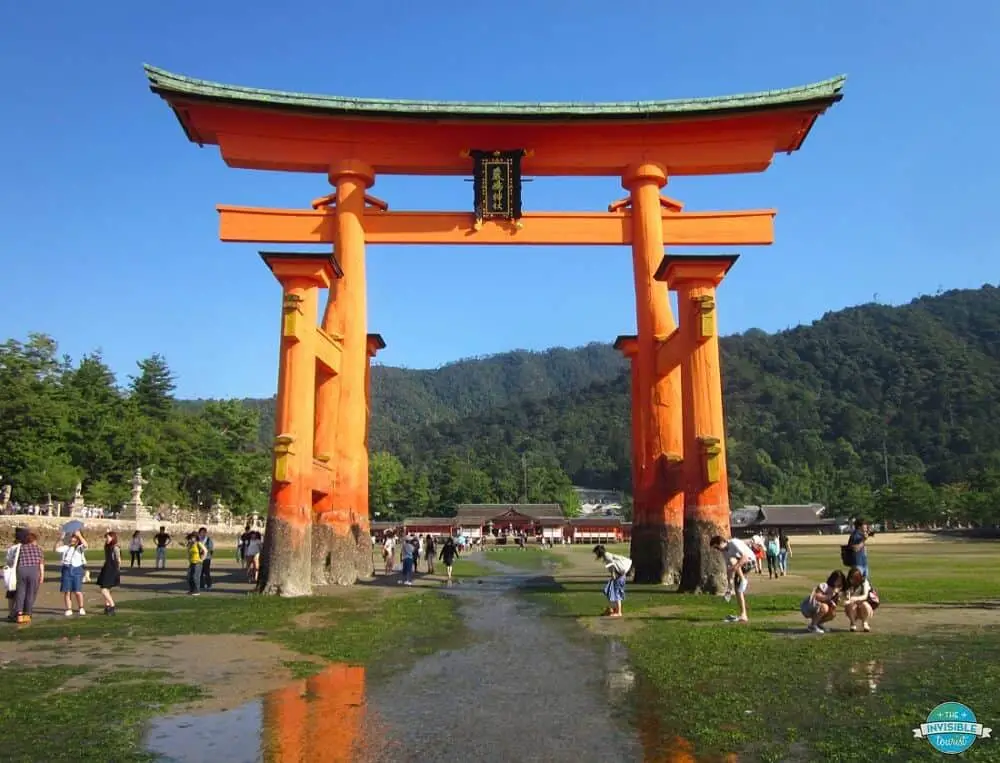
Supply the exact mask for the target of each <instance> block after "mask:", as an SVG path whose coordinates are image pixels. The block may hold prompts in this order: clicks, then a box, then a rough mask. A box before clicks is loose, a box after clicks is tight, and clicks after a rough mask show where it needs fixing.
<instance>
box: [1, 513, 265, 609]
mask: <svg viewBox="0 0 1000 763" xmlns="http://www.w3.org/2000/svg"><path fill="white" fill-rule="evenodd" d="M257 535H259V533H257ZM103 540H104V543H103V549H102V550H103V553H104V559H103V563H102V565H101V569H100V572H98V574H97V579H96V581H95V582H96V584H97V587H98V589H99V590H100V592H101V598H102V599H103V600H104V614H106V615H114V614H116V612H117V606H116V604H115V599H114V596H113V594H112V590H113V589H115V588H117V587H119V586H120V585H121V568H122V550H121V547H120V545H119V542H118V533H116V532H115V531H113V530H109V531H108V532H106V533H105V534H104V538H103ZM153 542H154V543H155V545H156V569H158V570H160V569H166V566H167V548H168V547H169V546H170V545H171V544H172V543H173V539H172V538H171V536H170V534H169V533H168V532H167V531H166V528H165V527H160V530H159V532H158V533H156V535H154V536H153ZM184 547H185V550H186V553H187V561H188V570H187V584H188V593H189V594H191V595H192V596H197V595H199V593H200V592H201V591H202V590H211V588H212V557H213V554H214V550H215V543H214V542H213V540H212V538H211V537H209V535H208V528H206V527H201V528H199V529H198V531H197V532H192V533H188V534H187V536H186V537H185V545H184ZM53 550H54V551H55V553H57V554H59V557H60V564H59V592H60V593H61V594H62V597H63V605H64V608H65V609H64V614H65V615H66V617H72V616H73V615H74V614H75V615H76V616H78V617H79V616H84V615H86V614H87V610H86V607H85V606H84V597H83V586H84V583H85V582H86V580H87V565H88V560H87V552H88V550H89V545H88V543H87V540H86V539H85V538H84V536H83V533H82V530H81V529H78V530H74V531H72V532H69V533H66V534H65V535H63V536H62V537H61V538H60V539H59V540H58V541H57V542H56V544H55V546H54V548H53ZM128 550H129V557H130V559H129V567H130V568H139V569H141V568H142V555H143V552H144V550H145V549H144V543H143V539H142V533H141V532H139V531H138V530H137V531H135V532H134V533H133V534H132V537H131V539H130V540H129V545H128ZM245 550H246V551H249V552H252V553H247V554H246V556H247V557H248V558H251V559H252V566H253V568H254V569H256V555H258V554H259V553H260V551H259V547H258V548H257V550H256V551H254V549H253V546H252V541H251V546H250V548H248V549H245ZM254 574H255V573H254ZM44 582H45V553H44V550H43V549H42V547H41V546H40V545H39V544H38V535H37V534H36V533H34V532H32V531H30V530H28V529H27V528H24V527H18V528H16V529H15V531H14V543H13V544H11V546H10V547H9V548H8V549H7V551H6V553H5V559H4V585H5V587H6V589H7V592H6V598H7V600H8V614H7V619H8V620H9V621H11V622H15V623H21V624H28V623H30V622H31V617H32V614H33V610H34V606H35V601H36V599H37V598H38V593H39V591H40V590H41V587H42V584H43V583H44Z"/></svg>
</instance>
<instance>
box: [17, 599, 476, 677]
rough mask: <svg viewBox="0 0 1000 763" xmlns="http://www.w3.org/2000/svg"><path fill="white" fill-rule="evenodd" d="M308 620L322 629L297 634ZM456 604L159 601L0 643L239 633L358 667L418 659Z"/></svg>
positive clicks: (26, 631)
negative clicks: (391, 658)
mask: <svg viewBox="0 0 1000 763" xmlns="http://www.w3.org/2000/svg"><path fill="white" fill-rule="evenodd" d="M300 615H308V616H309V617H310V618H312V619H314V620H315V621H318V622H322V623H323V624H324V625H323V627H316V628H310V627H298V626H297V625H296V622H295V618H296V617H297V616H300ZM461 627H462V626H461V620H460V618H459V616H458V613H457V603H456V602H455V601H454V599H452V598H451V597H448V596H445V595H443V594H442V593H440V592H437V591H428V590H425V589H407V590H406V591H405V592H403V591H401V592H399V593H395V592H394V593H392V594H386V593H385V592H383V591H378V590H374V589H367V590H363V591H362V590H358V591H350V592H345V593H344V594H343V595H340V596H310V597H302V598H294V599H286V598H280V597H275V596H257V595H247V596H229V597H225V598H223V597H218V598H214V597H211V596H201V597H183V596H169V597H167V596H161V597H156V598H151V599H138V600H134V601H130V602H123V603H122V604H121V605H119V608H118V615H117V616H116V617H110V618H109V617H89V618H72V619H67V620H63V619H60V618H52V619H48V620H43V619H40V620H37V621H36V622H34V623H33V624H32V625H31V626H30V627H28V628H13V627H10V628H0V641H29V640H45V639H61V638H63V637H68V638H74V639H75V638H77V637H79V638H80V639H81V640H82V643H86V641H87V640H88V639H101V640H102V641H103V640H106V639H127V640H128V641H129V642H130V643H135V642H136V641H137V640H141V639H154V638H159V637H166V636H187V635H211V634H241V635H253V636H258V637H261V638H266V639H269V640H272V641H276V642H278V643H280V644H283V645H285V646H287V647H289V648H290V649H292V650H294V651H297V652H300V653H302V654H307V655H313V656H316V657H321V658H323V659H325V660H330V661H340V662H352V663H356V664H365V663H369V662H372V661H377V660H380V659H381V658H382V657H383V656H386V655H389V654H392V655H398V654H400V653H401V652H406V653H413V654H424V653H426V651H427V650H428V649H431V647H432V646H433V644H434V641H435V639H436V638H438V637H440V638H445V637H452V636H453V635H454V633H455V632H456V631H460V630H461Z"/></svg>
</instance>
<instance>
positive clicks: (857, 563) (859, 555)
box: [846, 519, 871, 579]
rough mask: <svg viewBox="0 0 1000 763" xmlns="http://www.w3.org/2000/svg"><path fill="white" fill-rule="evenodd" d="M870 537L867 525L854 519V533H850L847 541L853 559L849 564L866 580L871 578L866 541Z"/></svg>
mask: <svg viewBox="0 0 1000 763" xmlns="http://www.w3.org/2000/svg"><path fill="white" fill-rule="evenodd" d="M869 537H871V529H870V528H869V527H868V523H867V522H866V521H865V520H863V519H856V520H855V521H854V532H852V533H851V537H850V538H848V540H847V545H848V546H849V547H850V549H851V551H852V552H853V559H852V560H851V561H850V562H846V563H847V564H850V566H852V567H857V568H858V569H859V570H861V574H862V575H864V576H865V577H866V578H869V579H870V578H871V570H869V569H868V547H867V545H865V544H866V541H867V540H868V538H869Z"/></svg>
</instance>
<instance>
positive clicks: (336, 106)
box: [145, 64, 846, 142]
mask: <svg viewBox="0 0 1000 763" xmlns="http://www.w3.org/2000/svg"><path fill="white" fill-rule="evenodd" d="M145 71H146V76H147V78H148V80H149V86H150V89H151V90H152V91H153V92H154V93H157V94H158V95H160V96H161V97H163V98H164V99H165V100H167V101H205V102H214V103H221V104H226V105H230V106H241V107H244V108H253V109H268V110H285V111H297V112H306V113H312V114H316V115H326V116H344V117H355V118H357V117H371V118H378V119H387V118H396V119H407V120H413V119H420V120H462V121H494V122H495V121H508V122H510V121H517V122H543V121H574V122H579V121H618V120H656V121H664V120H673V119H689V118H705V117H718V116H722V115H728V114H732V115H738V114H742V113H746V112H755V111H757V112H759V111H768V110H784V109H789V108H794V109H808V110H815V111H817V112H819V111H822V110H824V109H825V108H827V107H829V106H830V105H832V104H833V103H836V102H837V101H839V100H840V99H841V98H842V97H843V92H842V91H843V87H844V84H845V82H846V77H845V76H839V77H833V78H831V79H828V80H824V81H822V82H816V83H813V84H810V85H803V86H799V87H793V88H787V89H784V90H767V91H761V92H756V93H743V94H738V95H731V96H721V97H708V98H686V99H672V100H661V101H623V102H612V103H576V102H568V103H553V102H540V103H526V102H493V103H479V102H466V101H417V100H391V99H376V98H346V97H342V96H329V95H315V94H310V93H295V92H286V91H280V90H267V89H261V88H248V87H241V86H236V85H226V84H223V83H218V82H210V81H207V80H200V79H194V78H191V77H185V76H182V75H178V74H174V73H172V72H168V71H165V70H163V69H159V68H157V67H154V66H150V65H148V64H147V65H146V66H145ZM185 129H186V131H187V132H188V137H189V138H192V140H196V136H193V135H192V134H191V132H190V131H189V130H187V128H185ZM196 142H197V141H196Z"/></svg>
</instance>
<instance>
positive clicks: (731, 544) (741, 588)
mask: <svg viewBox="0 0 1000 763" xmlns="http://www.w3.org/2000/svg"><path fill="white" fill-rule="evenodd" d="M710 543H711V546H712V548H714V549H715V550H716V551H720V552H722V556H723V558H724V559H725V560H726V577H727V579H728V581H729V590H731V591H733V592H734V593H735V594H736V603H737V604H739V605H740V613H739V614H738V615H729V616H728V617H727V618H726V621H727V622H731V623H746V622H749V621H750V618H749V617H748V616H747V597H746V593H747V588H749V587H750V581H749V580H748V579H747V573H748V572H749V571H750V570H751V569H753V568H754V566H755V564H756V561H757V560H756V557H755V556H754V553H753V550H752V549H751V548H750V546H748V545H747V544H746V543H744V542H743V541H742V540H740V539H739V538H730V539H729V540H726V539H725V538H724V537H722V536H721V535H716V536H715V537H713V538H712V540H711V541H710Z"/></svg>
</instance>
